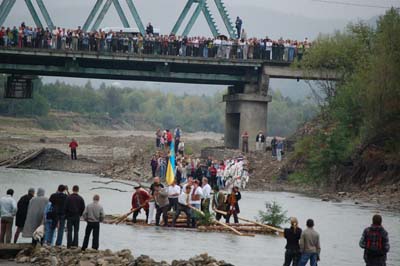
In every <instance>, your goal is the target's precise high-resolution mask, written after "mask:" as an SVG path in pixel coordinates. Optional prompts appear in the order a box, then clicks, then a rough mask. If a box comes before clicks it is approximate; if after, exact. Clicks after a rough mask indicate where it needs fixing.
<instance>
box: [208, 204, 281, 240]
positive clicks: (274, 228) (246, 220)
mask: <svg viewBox="0 0 400 266" xmlns="http://www.w3.org/2000/svg"><path fill="white" fill-rule="evenodd" d="M214 211H215V212H216V213H220V214H222V215H227V213H226V212H224V211H220V210H217V209H214ZM238 218H239V220H242V221H245V222H248V223H252V224H256V225H259V226H262V227H264V228H268V229H269V230H272V231H274V232H277V233H278V234H279V235H283V229H281V228H276V227H273V226H270V225H267V224H262V223H259V222H256V221H251V220H248V219H245V218H241V217H238Z"/></svg>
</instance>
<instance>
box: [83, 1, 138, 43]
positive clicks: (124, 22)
mask: <svg viewBox="0 0 400 266" xmlns="http://www.w3.org/2000/svg"><path fill="white" fill-rule="evenodd" d="M103 2H104V0H96V4H95V5H94V7H93V9H92V11H91V12H90V14H89V17H88V18H87V19H86V22H85V24H84V25H83V27H82V29H83V30H84V31H87V30H89V28H90V25H92V23H93V20H94V19H95V17H96V14H97V13H99V10H100V9H101V10H100V13H99V14H98V16H97V18H96V20H95V21H94V23H93V26H92V27H91V28H90V29H91V30H97V29H99V27H100V24H101V22H102V21H103V19H104V17H105V15H106V14H107V12H108V10H109V9H110V7H111V5H112V4H113V5H114V6H115V9H116V10H117V13H118V16H119V18H120V19H121V22H122V25H123V26H124V27H125V28H129V27H130V25H129V21H128V19H127V17H126V15H125V12H124V10H123V9H122V6H121V4H120V1H119V0H106V2H105V3H104V5H103ZM126 3H127V5H128V8H129V11H130V12H131V14H132V17H133V19H134V20H135V22H136V25H137V27H138V29H139V31H140V32H141V33H142V34H143V35H144V34H145V28H144V26H143V23H142V20H141V18H140V16H139V12H138V11H137V9H136V7H135V4H134V3H133V1H132V0H126ZM102 6H103V7H102Z"/></svg>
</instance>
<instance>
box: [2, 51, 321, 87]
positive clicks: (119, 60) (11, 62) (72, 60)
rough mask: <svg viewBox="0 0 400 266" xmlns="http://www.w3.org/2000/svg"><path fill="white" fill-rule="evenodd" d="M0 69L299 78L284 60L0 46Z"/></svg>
mask: <svg viewBox="0 0 400 266" xmlns="http://www.w3.org/2000/svg"><path fill="white" fill-rule="evenodd" d="M0 73H6V74H24V75H39V76H63V77H78V78H100V79H117V80H142V81H157V82H177V83H198V84H221V85H240V84H249V83H257V82H258V80H259V78H260V76H261V75H262V74H266V75H269V77H270V78H286V79H299V78H302V77H303V73H302V71H299V70H298V69H295V68H293V67H291V66H290V63H288V62H277V61H263V60H242V59H221V58H201V57H177V56H152V55H142V56H138V55H132V54H123V53H97V52H82V51H62V50H40V49H37V50H35V49H8V48H7V49H4V48H3V49H0ZM311 78H312V79H319V78H321V77H319V76H318V75H316V76H314V77H311Z"/></svg>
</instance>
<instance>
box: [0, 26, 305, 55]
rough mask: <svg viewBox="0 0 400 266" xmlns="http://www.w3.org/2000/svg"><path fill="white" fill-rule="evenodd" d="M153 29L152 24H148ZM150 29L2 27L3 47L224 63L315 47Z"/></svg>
mask: <svg viewBox="0 0 400 266" xmlns="http://www.w3.org/2000/svg"><path fill="white" fill-rule="evenodd" d="M149 25H150V26H151V24H149ZM151 29H152V26H151V28H149V27H148V29H147V31H146V35H145V36H142V34H141V33H139V32H124V31H123V30H120V31H119V32H114V31H111V30H110V31H108V32H105V31H103V30H101V29H100V30H99V31H93V32H85V31H83V30H82V29H81V27H78V28H77V29H65V28H60V27H56V28H54V29H49V28H45V29H41V28H34V27H29V26H26V25H25V23H22V24H21V25H20V27H16V26H14V27H12V28H9V27H7V28H6V27H1V29H0V47H17V48H35V49H57V50H72V51H95V52H113V53H116V52H118V53H129V54H137V55H142V54H148V55H170V56H190V57H203V58H225V59H243V60H248V59H249V60H251V59H262V60H275V61H286V62H293V61H294V60H295V59H296V58H297V59H298V60H301V59H302V57H303V54H304V53H305V52H306V51H307V49H309V48H310V47H311V45H312V43H311V42H310V41H309V40H308V39H307V38H305V39H304V41H296V40H289V39H288V40H284V39H283V38H280V39H279V40H271V39H270V38H268V37H266V38H261V39H260V38H247V33H246V31H245V30H244V29H242V28H241V26H240V34H238V35H239V36H240V38H237V39H230V38H227V37H226V36H219V37H216V38H209V37H187V36H176V35H172V34H171V35H161V36H159V35H158V34H154V32H153V31H152V30H151Z"/></svg>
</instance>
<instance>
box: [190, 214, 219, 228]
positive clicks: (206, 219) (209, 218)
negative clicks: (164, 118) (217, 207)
mask: <svg viewBox="0 0 400 266" xmlns="http://www.w3.org/2000/svg"><path fill="white" fill-rule="evenodd" d="M214 216H215V214H214V213H213V212H205V213H204V215H202V214H200V213H198V212H196V213H195V215H194V217H195V218H196V221H197V224H198V225H203V226H209V225H212V224H213V223H214Z"/></svg>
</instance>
